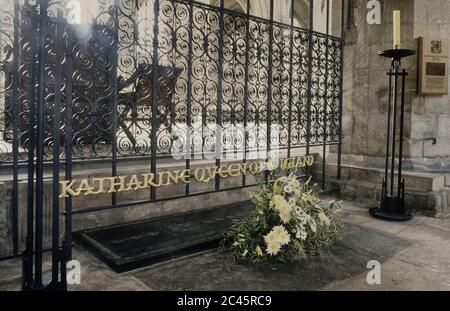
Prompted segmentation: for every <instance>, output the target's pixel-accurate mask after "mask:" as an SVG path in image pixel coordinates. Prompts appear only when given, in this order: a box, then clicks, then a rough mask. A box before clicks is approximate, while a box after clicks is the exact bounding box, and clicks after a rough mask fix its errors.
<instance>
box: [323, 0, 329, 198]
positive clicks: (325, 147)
mask: <svg viewBox="0 0 450 311" xmlns="http://www.w3.org/2000/svg"><path fill="white" fill-rule="evenodd" d="M326 5H327V9H326V18H327V20H326V23H325V25H326V36H325V44H326V45H325V92H324V102H323V147H322V190H325V187H326V165H327V163H326V155H327V139H328V135H327V130H328V127H327V122H328V120H327V119H328V56H329V48H330V47H329V45H328V44H329V40H330V38H329V35H330V0H327V3H326Z"/></svg>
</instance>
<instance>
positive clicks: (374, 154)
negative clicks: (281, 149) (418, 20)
mask: <svg viewBox="0 0 450 311" xmlns="http://www.w3.org/2000/svg"><path fill="white" fill-rule="evenodd" d="M350 6H351V8H350V10H349V13H350V14H349V20H348V23H349V25H348V27H347V37H346V39H347V40H346V48H345V63H344V66H345V70H344V113H343V134H344V140H343V148H342V152H343V163H344V164H363V165H367V166H378V167H382V166H383V165H384V162H383V160H384V159H383V158H384V155H385V150H386V129H387V111H388V78H387V75H386V72H387V71H388V70H389V67H390V60H389V59H386V58H382V57H380V56H378V51H380V50H383V49H389V48H392V45H393V38H392V12H393V11H394V10H395V9H399V10H401V13H402V24H401V26H402V48H410V49H416V42H415V40H414V37H413V29H414V3H413V1H411V0H398V1H381V24H380V25H369V24H368V23H367V20H366V16H367V13H368V10H367V8H366V1H363V0H351V1H350ZM415 64H416V58H415V57H411V58H408V59H406V60H405V61H403V67H404V68H406V70H407V71H408V72H409V76H408V79H407V87H406V88H407V92H406V102H405V103H406V116H405V142H406V144H405V154H406V155H408V154H409V151H410V148H409V144H408V141H409V137H410V134H411V100H412V94H413V93H414V92H415V72H416V65H415Z"/></svg>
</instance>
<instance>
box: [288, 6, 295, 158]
mask: <svg viewBox="0 0 450 311" xmlns="http://www.w3.org/2000/svg"><path fill="white" fill-rule="evenodd" d="M294 6H295V0H291V16H290V18H291V24H290V36H289V100H288V105H289V117H288V150H287V157H288V158H290V157H291V145H292V144H291V139H292V133H291V132H292V105H293V104H294V103H293V99H292V98H293V85H292V78H293V71H294V68H293V67H294V55H293V54H294V10H295V7H294Z"/></svg>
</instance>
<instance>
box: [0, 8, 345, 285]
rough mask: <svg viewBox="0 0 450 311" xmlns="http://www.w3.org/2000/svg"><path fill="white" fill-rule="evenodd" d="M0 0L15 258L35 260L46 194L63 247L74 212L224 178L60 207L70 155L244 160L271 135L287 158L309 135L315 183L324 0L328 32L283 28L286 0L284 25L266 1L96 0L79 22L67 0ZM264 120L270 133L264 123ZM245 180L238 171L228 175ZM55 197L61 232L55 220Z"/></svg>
mask: <svg viewBox="0 0 450 311" xmlns="http://www.w3.org/2000/svg"><path fill="white" fill-rule="evenodd" d="M4 2H5V3H4V4H2V7H1V8H0V84H1V85H0V173H1V174H3V175H5V174H6V175H8V174H10V176H12V177H11V178H10V179H11V180H10V181H8V182H7V186H6V188H7V189H9V190H8V195H6V193H5V194H4V195H5V196H7V197H8V202H10V205H11V208H10V210H11V215H10V218H9V219H8V221H7V224H6V225H5V228H6V229H5V230H3V231H2V233H1V234H4V235H5V236H6V235H7V236H9V237H11V239H12V240H11V241H10V242H11V247H10V248H8V247H7V249H9V250H10V251H11V254H12V255H13V257H14V256H18V255H19V253H20V250H21V248H22V246H21V245H22V244H21V237H22V236H24V233H22V231H24V230H22V228H20V225H19V223H20V217H21V216H20V215H19V193H20V195H21V194H22V193H23V194H24V195H26V196H28V200H27V206H28V209H27V216H26V218H27V219H28V223H27V237H28V239H27V242H26V250H27V252H28V253H26V255H25V257H27V256H28V257H30V254H31V253H32V252H35V253H36V254H37V257H36V260H37V263H36V267H38V266H39V265H40V264H41V262H40V260H41V258H42V251H43V242H42V235H43V232H42V230H43V229H42V226H43V217H44V214H43V213H44V207H45V206H47V205H46V204H45V203H44V201H47V200H50V205H49V206H51V208H50V209H51V214H52V215H53V216H52V217H51V225H50V228H52V229H51V232H52V238H51V239H50V240H51V242H52V243H53V244H52V248H53V249H52V250H53V257H55V258H60V259H61V258H62V257H64V256H59V255H58V252H62V251H64V250H61V247H62V244H61V243H62V242H61V241H60V240H61V239H62V240H64V245H70V243H71V231H72V228H71V225H72V219H71V217H72V215H73V214H80V213H86V212H93V211H98V210H106V209H112V208H118V207H125V206H127V207H128V206H134V205H139V204H143V203H150V202H156V201H159V200H170V199H174V198H180V197H184V196H191V195H200V194H204V193H211V192H217V191H226V190H230V188H226V187H224V186H223V185H222V183H221V180H220V178H217V179H216V182H215V185H214V187H213V188H210V189H208V190H207V191H197V192H192V191H191V189H190V188H189V185H187V186H186V189H183V191H182V192H181V193H179V194H177V195H176V196H175V197H170V196H169V197H167V196H165V197H158V194H157V191H156V189H152V190H151V191H150V192H151V193H149V194H148V197H146V198H142V199H139V200H131V201H126V202H121V201H120V200H119V199H118V198H117V195H116V194H115V193H114V194H112V195H111V199H110V203H109V204H106V205H104V206H92V207H90V206H86V205H85V206H82V207H81V208H78V209H76V210H73V209H72V207H73V202H72V199H71V198H68V199H66V200H65V202H64V206H60V201H59V199H58V189H59V180H60V179H68V180H70V179H71V178H72V176H73V175H74V174H76V173H77V171H76V170H77V169H76V168H75V165H78V164H80V163H81V164H83V165H90V164H91V165H92V167H95V165H100V164H101V165H103V166H102V167H103V168H104V167H109V169H110V174H111V176H117V172H118V164H119V163H121V161H125V160H126V161H135V160H136V161H138V160H139V161H142V160H143V161H146V162H145V163H147V167H148V169H149V170H150V171H151V172H153V173H154V172H156V170H157V167H158V163H160V161H162V160H163V159H164V158H167V157H170V155H171V153H172V152H173V151H174V150H178V149H179V150H185V151H184V152H185V161H184V164H183V165H185V167H186V168H190V167H191V166H192V165H193V160H192V158H194V157H195V155H196V153H197V152H198V150H200V152H201V153H202V152H203V153H205V152H211V153H216V154H224V153H226V152H232V153H240V154H242V157H243V159H242V160H243V161H247V157H248V152H249V151H250V150H252V149H266V148H267V149H269V150H270V149H271V148H274V147H276V148H280V149H284V150H286V152H287V155H288V156H290V155H291V154H292V152H294V150H299V149H303V150H304V151H305V153H306V154H310V153H311V148H313V147H317V146H318V147H322V148H323V149H322V150H323V182H325V155H326V152H327V148H328V147H329V146H332V145H336V146H337V153H338V155H339V159H340V146H341V136H342V131H341V120H342V74H343V45H344V39H343V36H340V37H336V36H333V35H331V34H330V33H329V29H330V25H329V21H330V16H331V15H330V1H329V0H328V1H326V2H327V5H326V9H325V10H326V14H325V16H326V32H325V33H319V32H316V31H314V30H312V29H313V19H312V18H310V25H309V26H310V27H309V29H304V28H300V27H296V26H294V5H295V3H296V1H292V5H291V14H290V20H291V22H290V24H283V23H280V22H277V21H274V1H273V0H272V1H267V3H268V5H269V7H270V10H269V11H270V14H269V16H268V18H261V17H257V16H253V15H251V2H252V1H248V2H247V12H244V13H243V12H235V11H232V10H228V9H225V8H224V1H219V5H218V6H213V5H207V4H203V3H200V2H196V1H188V0H147V1H136V0H98V1H97V2H96V3H97V6H96V7H97V9H98V12H97V13H96V14H95V17H94V18H93V19H92V20H88V21H87V22H86V23H84V24H82V23H75V24H74V23H70V20H71V18H72V17H73V14H75V15H76V12H75V11H74V10H76V8H77V6H76V5H74V4H73V3H74V1H61V0H60V1H57V0H52V1H47V0H41V1H28V0H21V1H13V0H6V1H4ZM75 2H76V1H75ZM342 2H344V1H342ZM313 3H314V1H310V5H309V10H310V12H309V13H310V16H313V12H314V5H313ZM75 4H76V3H75ZM344 7H345V5H344V3H342V8H344ZM74 12H75V13H74ZM342 12H344V10H342ZM343 21H344V18H343V14H342V19H341V22H342V23H343ZM341 31H342V33H343V26H342V25H341ZM186 124H187V125H188V127H187V128H186V126H185V127H183V126H182V125H186ZM216 125H220V126H221V127H222V129H223V131H222V133H218V132H217V127H216ZM239 126H242V127H243V128H245V129H247V130H246V131H239V130H237V129H236V128H239ZM275 126H276V127H277V128H279V133H278V135H270V133H271V130H272V128H273V127H275ZM183 131H184V132H183ZM193 133H201V135H200V137H201V138H200V139H199V138H198V136H194V135H193ZM220 161H221V160H220V159H217V160H216V164H220ZM338 162H339V163H338V171H339V168H340V160H338ZM77 167H78V166H77ZM305 173H306V174H308V172H305ZM251 185H252V184H251V183H250V182H248V181H247V180H246V178H245V177H244V178H243V180H242V184H241V185H240V186H238V187H247V186H251ZM22 186H24V187H25V188H24V189H23V190H21V189H22V188H21V187H22ZM8 187H9V188H8ZM46 187H49V189H47V188H46ZM235 188H236V187H234V188H232V189H235ZM45 189H47V190H45ZM0 190H1V189H0ZM0 194H1V192H0ZM2 195H3V194H2ZM45 195H48V199H47V198H44V196H45ZM2 199H3V198H2ZM5 206H6V205H5ZM0 208H2V205H0ZM4 208H6V207H4ZM60 209H61V210H62V209H64V210H65V212H66V213H65V221H66V224H65V228H64V231H65V236H64V238H60V235H61V234H60V232H59V230H58V229H57V228H58V227H59V217H58V215H59V214H60ZM0 215H1V213H0ZM54 215H57V216H54ZM33 220H35V223H33ZM33 226H34V227H33ZM4 240H5V241H7V240H8V239H7V238H5V239H4ZM44 244H45V243H44ZM69 248H70V247H69ZM30 252H31V253H30ZM27 254H28V255H27ZM39 254H40V255H39ZM2 255H5V254H0V257H1V256H2ZM9 257H10V256H8V257H5V258H9ZM28 259H29V258H28ZM55 260H56V259H55ZM57 264H58V261H57V260H56V263H55V265H56V266H57ZM29 269H31V268H29ZM37 269H38V270H37V274H39V268H37ZM54 269H57V268H55V267H54ZM54 273H57V271H56V272H54ZM37 282H38V283H39V282H40V280H39V279H38V280H37Z"/></svg>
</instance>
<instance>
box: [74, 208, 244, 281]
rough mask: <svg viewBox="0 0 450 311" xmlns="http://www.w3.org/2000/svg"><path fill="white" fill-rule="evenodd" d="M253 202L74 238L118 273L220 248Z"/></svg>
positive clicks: (114, 228)
mask: <svg viewBox="0 0 450 311" xmlns="http://www.w3.org/2000/svg"><path fill="white" fill-rule="evenodd" d="M252 209H253V205H252V203H251V202H250V201H246V202H241V203H236V204H230V205H223V206H220V207H215V208H211V209H204V210H200V211H195V212H187V213H182V214H176V215H170V216H164V217H157V218H152V219H148V220H143V221H138V222H132V223H126V224H121V225H115V226H109V227H102V228H96V229H91V230H86V231H81V232H75V233H74V238H75V240H76V241H77V242H78V243H80V244H81V245H82V246H84V247H86V248H87V249H88V250H90V251H92V252H93V253H94V254H95V255H96V256H97V257H99V258H100V259H101V260H102V261H103V262H105V263H106V264H107V265H108V266H109V267H111V268H112V269H113V270H115V271H116V272H119V273H120V272H126V271H130V270H134V269H137V268H141V267H144V266H147V265H151V264H155V263H159V262H162V261H165V260H170V259H174V258H177V257H180V256H185V255H189V254H193V253H196V252H201V251H205V250H208V249H214V248H216V247H218V245H219V242H220V240H221V239H222V238H223V236H224V233H225V232H226V231H228V230H229V229H230V228H231V226H232V225H233V219H238V218H241V217H244V216H246V215H248V214H249V213H250V212H251V211H252Z"/></svg>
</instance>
